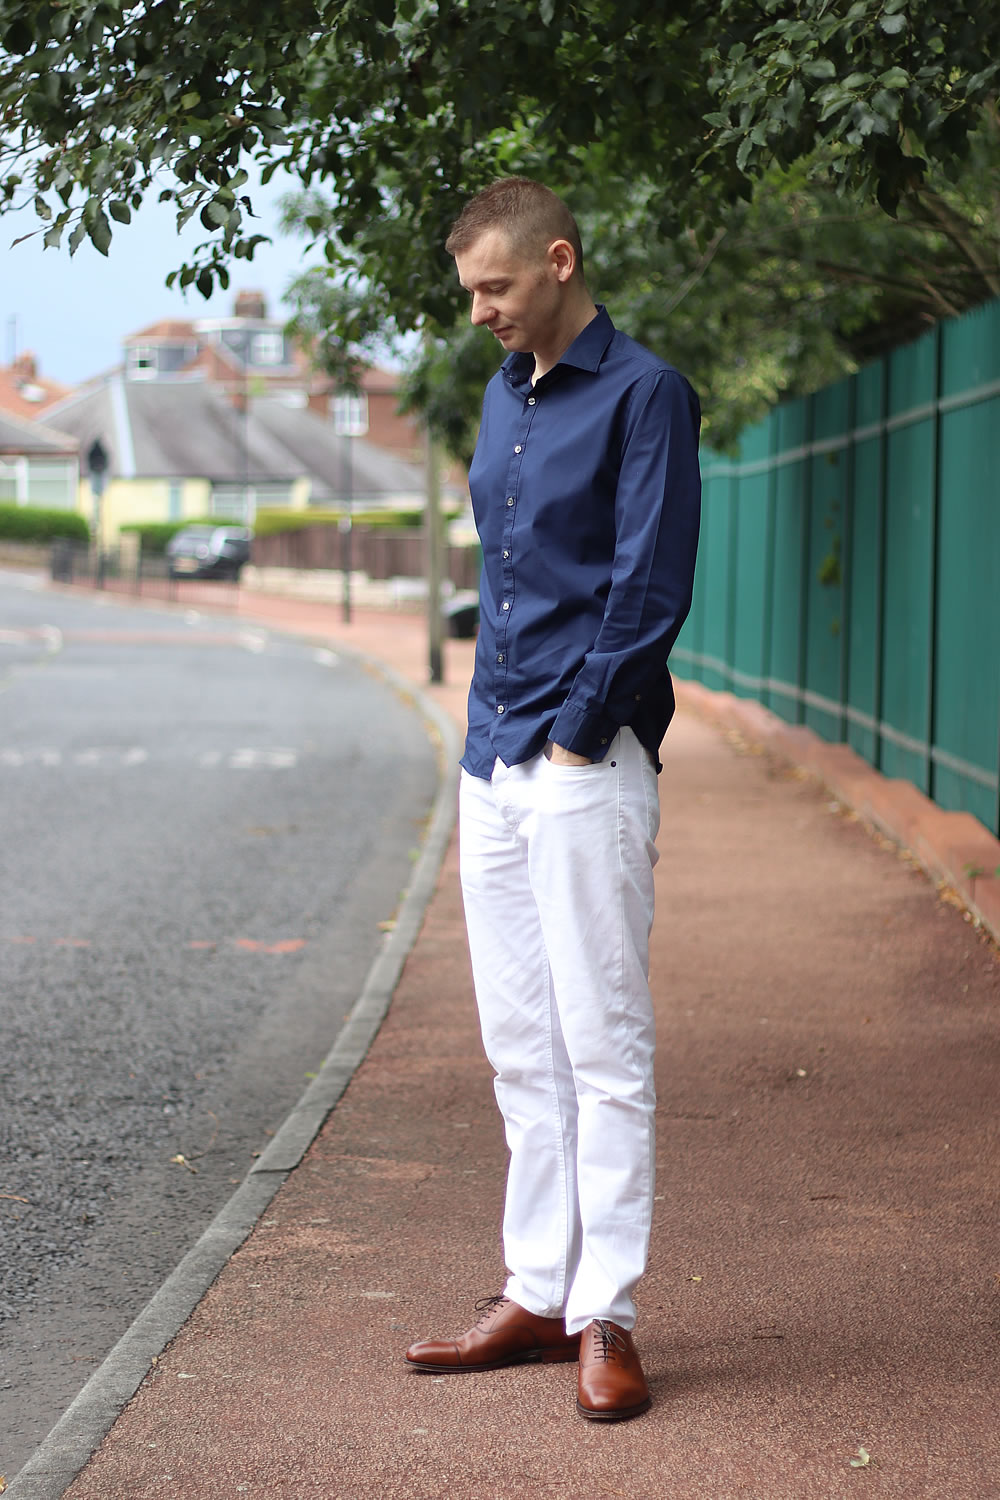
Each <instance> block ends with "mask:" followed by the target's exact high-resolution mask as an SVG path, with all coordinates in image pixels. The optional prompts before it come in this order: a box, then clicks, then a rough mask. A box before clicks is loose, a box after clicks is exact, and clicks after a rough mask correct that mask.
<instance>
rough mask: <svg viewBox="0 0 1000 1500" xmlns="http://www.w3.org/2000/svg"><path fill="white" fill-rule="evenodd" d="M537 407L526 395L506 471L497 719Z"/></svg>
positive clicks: (502, 702) (503, 703) (503, 708)
mask: <svg viewBox="0 0 1000 1500" xmlns="http://www.w3.org/2000/svg"><path fill="white" fill-rule="evenodd" d="M537 406H538V398H537V397H536V396H535V395H534V394H530V395H528V396H527V397H526V398H525V399H524V401H523V404H522V408H521V420H520V421H519V422H518V424H517V427H516V430H515V432H514V434H513V436H514V439H515V441H514V443H513V445H512V449H513V451H512V454H511V461H510V464H509V466H508V469H507V489H506V492H505V494H504V507H503V508H504V524H503V532H502V538H501V545H500V574H501V579H502V583H503V593H502V595H501V599H500V609H499V611H498V619H497V625H496V661H495V664H494V669H493V670H494V676H493V687H494V701H495V704H496V712H497V717H498V718H502V717H503V715H504V714H505V713H506V712H507V708H508V706H509V705H508V702H507V661H508V656H509V652H508V649H507V623H508V621H509V620H510V616H511V612H512V606H513V603H514V521H515V519H516V516H517V496H518V483H519V480H520V474H521V464H522V462H523V459H524V450H525V446H526V444H527V440H528V431H529V429H530V427H531V420H532V418H533V416H534V415H535V410H536V408H537Z"/></svg>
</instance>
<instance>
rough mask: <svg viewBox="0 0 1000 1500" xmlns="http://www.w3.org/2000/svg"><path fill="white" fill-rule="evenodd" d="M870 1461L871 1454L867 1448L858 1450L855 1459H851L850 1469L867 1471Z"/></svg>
mask: <svg viewBox="0 0 1000 1500" xmlns="http://www.w3.org/2000/svg"><path fill="white" fill-rule="evenodd" d="M871 1461H872V1457H871V1454H870V1453H869V1452H868V1449H867V1448H859V1449H858V1456H857V1458H852V1459H851V1468H852V1469H867V1467H868V1465H869V1464H870V1463H871Z"/></svg>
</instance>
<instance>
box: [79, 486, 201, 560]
mask: <svg viewBox="0 0 1000 1500" xmlns="http://www.w3.org/2000/svg"><path fill="white" fill-rule="evenodd" d="M175 486H176V487H178V488H179V490H180V503H179V512H180V513H179V514H177V513H176V510H175V512H174V513H173V514H171V504H170V501H171V489H172V488H173V487H175ZM211 503H212V485H211V481H210V480H208V479H112V481H111V483H110V484H109V485H108V487H107V489H106V490H105V491H104V494H103V495H102V496H101V504H100V540H101V545H102V546H105V547H107V546H111V545H112V544H113V543H114V542H115V541H116V540H117V538H118V533H119V532H120V530H121V528H122V526H124V525H127V524H130V523H135V522H137V521H172V520H177V521H201V520H204V519H205V518H206V517H207V516H208V515H209V514H210V506H211ZM77 509H78V510H79V511H80V513H81V515H83V516H85V517H86V519H87V522H88V524H89V525H90V527H91V529H92V530H94V529H96V523H97V515H96V512H95V504H94V496H93V493H92V491H91V488H90V481H89V480H88V479H82V480H81V481H80V491H79V500H78V504H77Z"/></svg>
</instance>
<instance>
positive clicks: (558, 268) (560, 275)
mask: <svg viewBox="0 0 1000 1500" xmlns="http://www.w3.org/2000/svg"><path fill="white" fill-rule="evenodd" d="M546 258H547V259H548V262H549V264H550V265H551V266H552V268H553V270H554V271H555V273H556V279H557V280H558V281H569V279H570V277H571V276H572V275H573V272H574V271H575V270H576V251H575V250H574V249H573V246H572V245H571V244H570V242H569V240H553V241H552V243H551V245H550V246H549V248H548V250H547V251H546Z"/></svg>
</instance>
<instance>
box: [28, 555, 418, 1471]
mask: <svg viewBox="0 0 1000 1500" xmlns="http://www.w3.org/2000/svg"><path fill="white" fill-rule="evenodd" d="M436 780H437V772H436V766H435V761H434V753H433V750H432V747H431V745H430V742H429V740H428V738H427V735H426V733H425V731H424V728H423V726H422V725H421V723H420V721H419V718H418V716H417V714H416V711H415V710H414V708H413V706H412V704H409V703H407V702H405V701H403V699H402V698H400V697H398V696H397V695H396V694H395V693H394V692H393V690H392V689H391V688H390V687H389V686H388V685H387V684H386V683H385V682H384V681H382V680H380V679H378V678H377V677H375V676H374V675H372V674H370V673H368V672H366V671H365V670H364V669H363V668H362V667H361V666H359V665H358V664H356V663H353V662H351V661H350V660H348V659H346V658H344V657H340V656H338V655H337V654H335V653H334V652H332V651H329V650H322V649H318V648H316V647H314V646H311V645H309V644H308V643H305V642H300V641H296V640H292V639H288V638H284V637H282V636H279V635H276V634H273V633H270V632H267V631H265V630H262V629H253V628H247V626H246V625H245V624H243V623H241V622H236V621H227V620H225V619H218V618H208V617H200V616H198V615H197V613H195V612H192V611H187V612H185V611H183V610H180V609H173V610H171V609H168V608H166V607H162V606H161V607H157V608H140V607H138V606H136V605H133V604H122V603H120V602H107V601H104V602H103V603H102V602H101V601H100V600H99V599H95V598H94V597H93V596H84V595H75V596H69V595H66V594H59V593H55V592H50V591H48V590H47V589H45V588H44V587H42V586H41V584H40V580H38V579H36V578H33V577H32V576H31V575H17V574H15V573H0V1100H2V1103H0V1474H2V1473H6V1474H7V1475H8V1476H9V1475H11V1474H13V1473H16V1472H17V1469H18V1468H19V1467H20V1466H21V1464H22V1463H23V1462H24V1461H25V1459H26V1458H27V1457H28V1456H29V1455H30V1453H31V1452H32V1451H33V1449H34V1448H35V1447H36V1446H37V1444H38V1442H40V1441H41V1439H42V1438H43V1437H44V1436H45V1434H46V1432H47V1431H48V1430H49V1428H50V1427H51V1425H52V1423H53V1422H54V1421H55V1420H56V1419H57V1418H58V1416H59V1415H60V1414H61V1413H62V1411H63V1410H64V1409H65V1407H66V1406H67V1405H68V1404H69V1402H70V1400H72V1398H73V1397H74V1395H75V1394H76V1393H77V1391H78V1390H79V1389H80V1387H81V1386H82V1385H83V1384H84V1382H85V1381H86V1379H87V1378H88V1377H89V1375H90V1374H91V1372H92V1370H93V1369H94V1368H95V1367H96V1366H97V1365H98V1364H99V1363H100V1361H101V1359H102V1358H103V1357H104V1355H105V1354H106V1352H107V1351H108V1349H109V1348H110V1347H111V1346H112V1345H113V1343H114V1342H115V1341H116V1339H117V1338H118V1337H119V1335H120V1334H121V1333H122V1332H123V1331H124V1330H125V1328H127V1327H128V1325H129V1323H130V1322H131V1321H132V1320H133V1318H134V1317H135V1316H136V1314H137V1313H138V1312H139V1311H140V1310H141V1308H142V1307H143V1306H144V1305H145V1303H146V1301H147V1300H148V1298H149V1297H150V1295H151V1294H152V1293H153V1292H154V1291H155V1290H156V1289H157V1288H158V1287H159V1285H160V1284H161V1283H162V1281H163V1280H164V1278H165V1277H166V1275H168V1274H169V1272H170V1271H171V1270H172V1269H173V1267H174V1266H175V1265H176V1264H177V1262H178V1261H179V1260H180V1258H181V1257H182V1255H183V1254H184V1253H185V1251H186V1250H187V1249H188V1248H189V1247H190V1245H191V1244H193V1243H194V1241H195V1240H196V1239H197V1237H198V1236H199V1234H200V1233H201V1231H202V1230H203V1229H204V1227H205V1226H206V1224H207V1223H208V1222H209V1221H210V1220H211V1218H212V1217H213V1216H214V1214H215V1212H216V1211H217V1210H218V1208H219V1207H220V1206H221V1204H222V1203H223V1202H224V1201H225V1200H226V1199H227V1198H228V1197H229V1195H230V1194H231V1193H232V1191H233V1188H234V1186H235V1185H236V1184H237V1183H239V1182H240V1181H241V1180H242V1178H243V1176H244V1175H245V1173H246V1172H247V1170H248V1169H249V1167H250V1166H251V1165H252V1162H253V1157H254V1153H255V1152H259V1151H260V1150H261V1149H262V1148H263V1147H264V1146H265V1145H266V1144H267V1138H268V1136H269V1134H271V1133H273V1131H274V1130H275V1129H276V1128H277V1127H278V1125H279V1124H280V1123H281V1121H282V1120H283V1119H284V1117H285V1115H286V1114H287V1112H288V1111H289V1109H290V1108H291V1107H292V1105H293V1104H294V1103H295V1102H296V1100H297V1099H298V1098H299V1096H300V1094H301V1093H302V1091H303V1090H304V1088H305V1087H306V1086H307V1084H308V1081H309V1078H310V1076H311V1075H312V1074H314V1073H315V1072H316V1070H317V1069H318V1068H319V1066H320V1064H321V1062H322V1060H323V1058H324V1056H325V1055H326V1053H327V1051H328V1050H329V1048H330V1046H331V1045H332V1044H333V1042H334V1041H335V1039H336V1034H337V1031H338V1028H339V1026H340V1024H341V1023H342V1020H343V1018H344V1016H345V1014H346V1013H347V1012H348V1011H349V1009H350V1007H351V1005H352V1004H353V1001H354V999H355V998H356V996H357V994H358V992H359V990H360V988H361V986H362V983H363V980H364V976H365V974H366V972H367V970H368V967H369V965H370V963H371V961H372V959H373V957H374V955H375V953H376V951H377V949H378V946H379V943H380V941H381V937H382V931H383V925H384V924H385V923H387V922H390V921H391V919H392V916H393V913H394V911H395V909H396V907H397V905H398V901H399V897H400V893H401V891H402V890H403V889H405V887H406V884H407V881H408V878H409V871H410V868H411V861H412V857H413V852H414V850H415V849H416V847H417V846H418V844H419V842H420V838H421V831H422V825H423V823H424V820H425V818H426V816H427V814H428V812H429V810H430V806H431V803H432V800H433V797H434V792H435V789H436Z"/></svg>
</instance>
